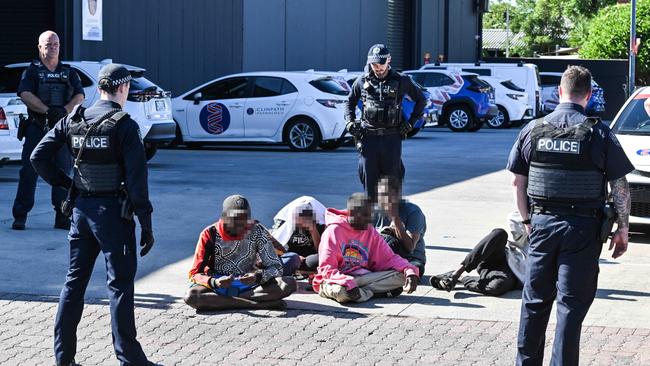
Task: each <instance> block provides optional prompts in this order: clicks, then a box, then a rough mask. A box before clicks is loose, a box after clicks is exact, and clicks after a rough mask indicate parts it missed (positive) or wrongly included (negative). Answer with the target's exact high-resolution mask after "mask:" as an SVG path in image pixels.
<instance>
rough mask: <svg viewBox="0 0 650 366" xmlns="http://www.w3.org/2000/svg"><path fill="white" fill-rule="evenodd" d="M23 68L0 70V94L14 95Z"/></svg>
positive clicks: (4, 68) (3, 68)
mask: <svg viewBox="0 0 650 366" xmlns="http://www.w3.org/2000/svg"><path fill="white" fill-rule="evenodd" d="M23 71H25V67H2V68H0V93H15V92H16V91H17V90H18V83H20V77H21V76H22V75H23Z"/></svg>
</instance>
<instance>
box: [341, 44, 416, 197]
mask: <svg viewBox="0 0 650 366" xmlns="http://www.w3.org/2000/svg"><path fill="white" fill-rule="evenodd" d="M390 61H391V58H390V52H388V48H387V47H386V46H384V45H383V44H376V45H374V46H372V47H370V50H369V51H368V63H367V65H366V68H365V73H364V74H363V75H361V76H359V78H357V80H355V82H354V84H352V90H351V91H350V95H349V96H348V101H347V105H346V111H345V119H346V121H347V124H346V128H347V130H348V132H349V133H350V135H352V136H353V137H354V138H355V140H357V144H358V146H359V147H360V149H359V150H360V151H359V178H360V179H361V183H362V184H363V185H364V187H365V188H366V191H367V192H368V196H369V197H371V198H372V199H373V201H376V199H377V183H378V182H379V178H380V177H382V176H393V177H395V178H397V179H399V180H400V182H401V180H402V178H403V176H404V167H403V165H402V139H403V138H404V137H406V134H408V132H409V131H410V130H411V129H412V128H413V124H414V123H415V122H416V121H417V120H418V118H419V117H420V116H421V115H422V111H423V110H424V106H425V104H426V102H425V98H424V95H423V94H422V91H421V90H420V89H419V88H418V87H416V86H415V85H414V84H413V82H412V81H411V79H410V78H409V77H408V76H406V75H402V74H400V73H398V72H396V71H394V70H392V69H391V67H390ZM405 95H408V96H409V97H410V98H411V99H412V100H413V101H415V107H414V108H413V113H411V117H410V118H409V120H408V121H405V120H404V118H403V116H402V99H403V98H404V96H405ZM359 99H361V101H362V103H363V108H362V110H363V113H362V116H361V122H360V123H359V122H357V121H355V118H356V108H357V103H358V102H359Z"/></svg>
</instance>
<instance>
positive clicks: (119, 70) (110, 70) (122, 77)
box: [98, 64, 131, 90]
mask: <svg viewBox="0 0 650 366" xmlns="http://www.w3.org/2000/svg"><path fill="white" fill-rule="evenodd" d="M129 81H131V73H130V72H129V70H127V69H126V67H124V66H122V65H120V64H108V65H106V66H104V67H102V69H101V70H99V82H98V86H99V88H100V89H102V90H108V89H114V88H116V87H117V86H118V85H121V84H124V83H128V82H129Z"/></svg>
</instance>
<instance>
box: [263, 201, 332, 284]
mask: <svg viewBox="0 0 650 366" xmlns="http://www.w3.org/2000/svg"><path fill="white" fill-rule="evenodd" d="M273 221H274V223H275V224H274V226H273V230H272V231H271V235H273V237H274V238H275V240H277V241H278V242H279V243H280V244H281V245H282V246H283V247H284V250H285V251H287V252H286V253H284V254H282V256H281V257H280V259H281V260H282V263H283V264H284V268H285V273H284V275H285V276H287V275H291V274H293V272H295V269H298V270H300V271H303V272H315V271H316V268H317V267H318V244H319V243H320V237H321V234H323V231H325V206H323V204H322V203H320V202H318V201H317V200H316V199H315V198H313V197H309V196H302V197H298V198H296V199H295V200H293V201H291V202H290V203H288V204H287V205H286V206H284V207H283V208H282V209H281V210H280V211H278V213H277V214H276V215H275V217H274V218H273ZM294 257H297V258H299V260H300V262H298V266H296V267H294V266H293V265H292V264H291V263H292V261H293V260H294V259H293V258H294ZM290 267H294V271H293V272H291V273H287V272H286V270H288V269H289V268H290Z"/></svg>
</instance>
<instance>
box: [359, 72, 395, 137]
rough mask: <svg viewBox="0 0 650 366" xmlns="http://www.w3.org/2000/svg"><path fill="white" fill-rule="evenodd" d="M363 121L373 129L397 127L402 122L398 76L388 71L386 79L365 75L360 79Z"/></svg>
mask: <svg viewBox="0 0 650 366" xmlns="http://www.w3.org/2000/svg"><path fill="white" fill-rule="evenodd" d="M361 82H362V84H361V100H362V102H363V120H364V121H365V122H366V123H368V124H369V125H370V126H372V127H373V128H391V127H398V126H399V125H400V123H401V122H402V98H403V97H404V96H403V95H402V92H401V90H400V88H399V84H400V75H399V74H398V73H396V72H392V71H390V74H389V75H388V77H386V79H383V80H379V79H377V78H376V77H374V76H372V75H371V74H370V73H366V74H365V75H364V76H363V78H362V79H361Z"/></svg>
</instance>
